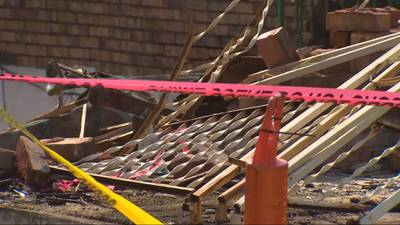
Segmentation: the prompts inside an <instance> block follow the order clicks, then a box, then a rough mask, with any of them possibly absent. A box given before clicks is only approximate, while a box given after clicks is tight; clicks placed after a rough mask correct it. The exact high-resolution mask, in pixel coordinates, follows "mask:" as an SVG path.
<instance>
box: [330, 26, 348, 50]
mask: <svg viewBox="0 0 400 225" xmlns="http://www.w3.org/2000/svg"><path fill="white" fill-rule="evenodd" d="M350 34H351V32H350V31H338V30H332V31H330V32H329V45H330V46H331V47H332V48H343V47H345V46H348V45H350Z"/></svg>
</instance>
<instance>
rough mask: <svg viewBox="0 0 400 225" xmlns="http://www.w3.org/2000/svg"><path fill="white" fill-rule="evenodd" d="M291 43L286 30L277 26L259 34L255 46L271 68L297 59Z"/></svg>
mask: <svg viewBox="0 0 400 225" xmlns="http://www.w3.org/2000/svg"><path fill="white" fill-rule="evenodd" d="M293 43H294V41H293V40H291V39H290V37H289V34H288V32H287V31H286V30H285V29H284V28H283V27H279V28H276V29H274V30H271V31H268V32H266V33H263V34H261V35H260V37H258V39H257V48H258V52H259V54H260V55H261V56H262V57H263V59H264V62H265V64H266V65H267V66H268V67H269V68H273V67H277V66H281V65H284V64H287V63H290V62H293V61H296V60H298V59H299V56H298V55H297V52H296V48H295V47H294V45H293Z"/></svg>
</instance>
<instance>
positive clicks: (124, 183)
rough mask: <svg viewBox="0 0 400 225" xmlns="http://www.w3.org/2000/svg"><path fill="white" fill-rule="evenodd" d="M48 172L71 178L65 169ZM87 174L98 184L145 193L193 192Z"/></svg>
mask: <svg viewBox="0 0 400 225" xmlns="http://www.w3.org/2000/svg"><path fill="white" fill-rule="evenodd" d="M50 170H51V173H52V174H57V175H62V176H67V177H73V175H72V174H71V173H70V172H69V171H68V170H67V169H64V168H61V167H57V166H50ZM88 174H89V175H90V176H92V177H93V178H94V179H96V180H97V181H98V182H101V183H104V184H111V185H117V186H121V187H128V188H137V189H141V190H146V191H152V192H160V193H165V194H173V195H183V196H185V195H189V194H190V193H192V192H193V189H192V188H186V187H179V186H172V185H168V184H155V183H152V182H145V181H138V180H130V179H125V178H116V177H110V176H104V175H99V174H93V173H88Z"/></svg>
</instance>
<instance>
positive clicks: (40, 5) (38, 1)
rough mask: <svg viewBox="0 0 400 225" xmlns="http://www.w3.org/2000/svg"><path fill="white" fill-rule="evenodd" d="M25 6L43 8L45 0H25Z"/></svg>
mask: <svg viewBox="0 0 400 225" xmlns="http://www.w3.org/2000/svg"><path fill="white" fill-rule="evenodd" d="M25 6H26V7H28V8H45V7H46V0H35V1H26V2H25Z"/></svg>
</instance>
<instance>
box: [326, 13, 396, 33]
mask: <svg viewBox="0 0 400 225" xmlns="http://www.w3.org/2000/svg"><path fill="white" fill-rule="evenodd" d="M390 26H391V17H390V14H389V13H387V12H374V11H371V10H365V11H354V10H349V9H345V10H338V11H335V12H329V13H327V15H326V29H327V30H340V31H371V32H380V31H388V30H389V29H390Z"/></svg>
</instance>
